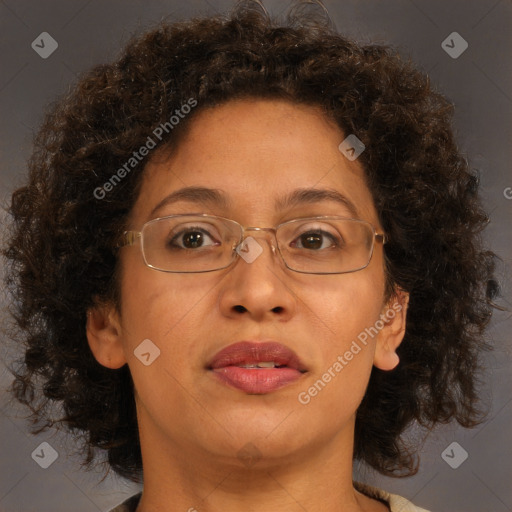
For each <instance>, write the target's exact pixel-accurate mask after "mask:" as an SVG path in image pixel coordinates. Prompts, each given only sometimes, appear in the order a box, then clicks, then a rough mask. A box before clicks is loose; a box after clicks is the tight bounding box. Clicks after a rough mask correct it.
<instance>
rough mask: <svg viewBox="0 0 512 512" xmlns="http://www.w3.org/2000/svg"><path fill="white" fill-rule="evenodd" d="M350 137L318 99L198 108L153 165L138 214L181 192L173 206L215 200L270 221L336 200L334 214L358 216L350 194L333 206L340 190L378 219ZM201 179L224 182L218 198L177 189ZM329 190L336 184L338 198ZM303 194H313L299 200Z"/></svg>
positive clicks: (209, 184) (228, 211)
mask: <svg viewBox="0 0 512 512" xmlns="http://www.w3.org/2000/svg"><path fill="white" fill-rule="evenodd" d="M345 137H346V136H345V134H344V133H343V132H342V131H341V130H340V128H339V127H338V126H337V125H336V124H335V123H334V122H332V121H331V120H329V119H328V118H327V117H326V116H325V115H324V114H323V113H322V111H321V109H320V108H318V107H311V106H305V105H297V104H292V103H289V102H285V101H280V100H239V101H231V102H229V103H226V104H223V105H221V106H218V107H215V108H209V109H205V110H203V111H201V112H198V113H197V116H196V117H195V118H194V119H193V120H192V121H191V124H190V125H189V127H188V130H187V131H186V133H185V134H184V136H183V137H182V138H181V139H180V141H179V144H178V145H177V147H174V148H171V149H172V152H168V154H167V155H164V152H162V153H161V154H160V155H158V156H156V157H155V158H153V159H152V160H150V161H149V163H148V164H147V165H146V168H145V171H144V172H145V176H144V179H143V183H142V187H141V191H140V194H139V198H138V200H137V203H136V205H135V208H134V211H133V212H132V213H133V218H134V219H137V220H139V221H140V220H144V221H147V220H149V219H150V218H151V215H152V214H154V213H155V208H156V207H157V206H158V205H159V204H161V203H162V202H165V198H166V197H167V196H169V195H170V194H173V193H174V195H181V196H182V200H181V201H180V202H176V201H174V202H173V204H172V208H173V212H174V211H176V208H178V207H179V208H181V209H182V210H183V209H185V210H186V209H187V208H188V211H199V210H198V208H199V209H200V207H202V208H203V210H204V207H207V206H208V207H209V206H211V207H212V208H213V210H211V213H218V214H222V215H235V214H238V215H242V216H245V217H246V218H247V217H251V221H253V222H255V221H256V220H257V219H258V218H259V219H261V221H263V220H264V218H265V220H266V221H268V220H269V217H270V216H272V215H278V214H280V213H283V211H284V210H286V209H290V208H292V209H293V208H295V210H294V211H295V212H297V209H299V210H300V208H302V207H303V206H304V205H305V204H308V207H310V206H311V205H312V203H313V202H314V201H316V202H317V203H318V205H320V204H322V203H324V204H327V203H329V204H331V205H332V209H331V211H330V212H329V214H340V215H345V216H354V215H353V213H354V212H352V211H351V210H350V208H349V207H346V208H343V205H342V204H341V203H342V201H337V202H338V210H339V211H333V209H334V208H335V207H334V203H336V199H334V196H335V195H338V196H342V197H344V198H346V199H347V200H348V203H352V205H354V206H355V209H356V213H357V216H358V217H359V218H363V219H365V220H369V221H371V222H373V223H374V224H376V222H377V215H376V212H375V208H374V205H373V200H372V197H371V193H370V191H369V189H368V187H367V186H366V180H365V176H364V170H363V168H362V166H361V165H360V164H359V162H357V160H355V161H349V160H347V158H345V156H344V155H343V154H342V153H341V152H340V151H339V149H338V146H339V144H340V143H341V142H342V141H343V140H344V138H345ZM193 187H203V188H211V189H215V190H217V191H218V192H219V194H217V199H218V201H217V203H215V201H210V202H208V200H207V201H206V202H201V201H196V203H195V204H194V200H193V198H191V197H190V195H189V197H188V198H187V197H186V196H187V194H179V193H178V194H176V193H177V192H178V191H180V190H182V189H190V188H193ZM299 190H302V191H303V192H300V193H299V192H298V191H299ZM308 190H309V192H305V193H304V191H308ZM313 190H314V191H316V192H318V191H321V190H323V191H324V193H323V194H322V193H312V191H313ZM327 191H331V192H332V194H331V198H330V199H329V198H328V197H327V196H328V195H329V194H328V193H326V192H327ZM301 194H302V196H301ZM192 195H193V194H192ZM205 195H206V196H207V195H208V194H207V193H206V194H203V196H205ZM292 196H294V197H292ZM299 196H301V197H302V199H304V198H306V199H305V201H302V202H301V201H292V200H291V199H293V198H294V199H297V198H298V197H299ZM306 196H307V197H306ZM198 197H199V196H198V195H196V199H197V198H198ZM194 206H197V208H195V209H194ZM169 207H170V206H169ZM164 210H165V208H164ZM214 210H215V211H214ZM159 213H161V212H159ZM169 213H170V212H169ZM205 213H208V212H207V211H205ZM349 214H350V215H349ZM153 218H154V215H153ZM237 220H241V221H244V219H237ZM376 225H377V224H376Z"/></svg>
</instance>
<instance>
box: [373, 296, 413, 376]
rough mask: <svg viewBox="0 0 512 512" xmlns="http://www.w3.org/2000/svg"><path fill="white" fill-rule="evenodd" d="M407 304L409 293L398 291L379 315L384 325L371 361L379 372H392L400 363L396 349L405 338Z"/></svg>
mask: <svg viewBox="0 0 512 512" xmlns="http://www.w3.org/2000/svg"><path fill="white" fill-rule="evenodd" d="M408 304H409V293H407V292H405V291H404V290H401V289H399V290H397V292H396V293H395V294H394V295H393V296H392V297H391V298H390V300H389V301H388V303H387V304H386V306H385V308H384V310H383V312H382V314H381V317H380V318H381V320H382V322H383V324H384V325H383V327H382V329H381V330H380V331H379V333H378V335H377V344H376V347H375V356H374V361H373V364H374V366H375V367H377V368H379V369H380V370H387V371H389V370H393V369H394V368H396V366H398V364H399V362H400V358H399V357H398V354H397V353H396V349H397V348H398V347H399V346H400V343H402V340H403V339H404V336H405V327H406V317H407V307H408Z"/></svg>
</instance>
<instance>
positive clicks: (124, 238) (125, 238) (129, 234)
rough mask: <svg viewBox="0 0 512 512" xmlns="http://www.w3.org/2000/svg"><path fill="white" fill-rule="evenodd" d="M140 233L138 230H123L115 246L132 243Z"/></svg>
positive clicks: (119, 246) (124, 245)
mask: <svg viewBox="0 0 512 512" xmlns="http://www.w3.org/2000/svg"><path fill="white" fill-rule="evenodd" d="M141 236H142V233H141V232H140V231H125V232H124V233H123V234H122V235H121V236H120V238H119V242H118V244H117V246H116V247H117V248H118V249H120V248H121V247H126V246H127V245H133V244H134V243H135V242H136V241H137V240H138V239H139V238H140V237H141Z"/></svg>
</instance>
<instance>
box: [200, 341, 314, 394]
mask: <svg viewBox="0 0 512 512" xmlns="http://www.w3.org/2000/svg"><path fill="white" fill-rule="evenodd" d="M270 362H274V363H275V365H276V367H274V368H257V367H255V368H244V366H251V365H253V366H256V365H257V364H258V363H270ZM207 368H208V369H209V370H211V371H212V372H213V373H214V374H215V375H216V376H217V377H218V378H220V379H221V380H222V381H224V382H225V383H226V384H228V385H230V386H232V387H235V388H237V389H239V390H241V391H244V392H246V393H249V394H265V393H270V392H271V391H275V390H277V389H279V388H282V387H284V386H286V385H288V384H291V383H292V382H295V381H296V380H298V379H300V377H301V376H302V374H303V373H305V372H306V368H305V367H304V365H303V364H302V362H301V361H300V359H299V358H298V356H297V355H296V354H295V353H294V352H293V351H292V350H290V349H289V348H287V347H285V346H284V345H281V344H280V343H277V342H252V341H242V342H239V343H234V344H233V345H230V346H228V347H226V348H224V349H223V350H221V351H220V352H218V353H217V354H216V355H215V356H214V357H213V359H212V361H211V362H210V363H209V365H208V366H207Z"/></svg>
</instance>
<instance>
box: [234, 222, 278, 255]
mask: <svg viewBox="0 0 512 512" xmlns="http://www.w3.org/2000/svg"><path fill="white" fill-rule="evenodd" d="M248 231H262V232H264V233H262V234H266V235H267V236H266V237H265V238H266V239H267V242H269V244H270V248H271V249H272V253H273V254H275V253H276V244H277V238H276V228H260V227H255V226H249V227H247V228H244V231H243V238H242V241H241V242H240V243H241V244H243V243H244V241H245V239H246V238H247V237H249V236H251V237H252V235H251V234H247V232H248ZM269 233H272V234H273V235H274V236H272V237H270V238H269V236H268V234H269ZM253 238H255V237H253ZM274 242H275V243H274Z"/></svg>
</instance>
